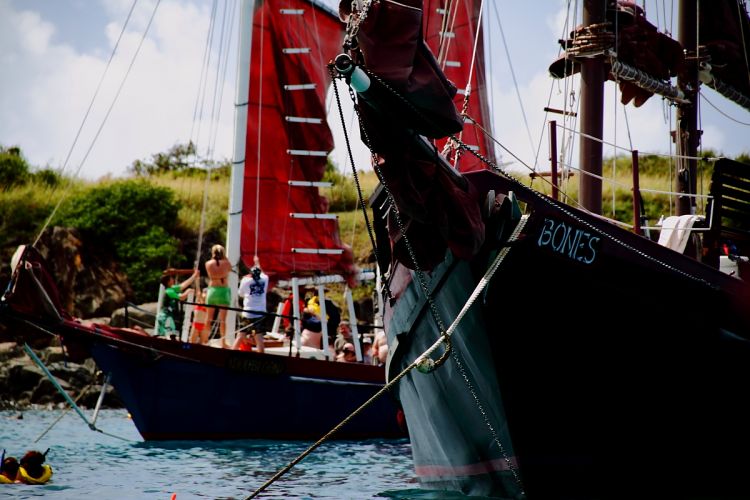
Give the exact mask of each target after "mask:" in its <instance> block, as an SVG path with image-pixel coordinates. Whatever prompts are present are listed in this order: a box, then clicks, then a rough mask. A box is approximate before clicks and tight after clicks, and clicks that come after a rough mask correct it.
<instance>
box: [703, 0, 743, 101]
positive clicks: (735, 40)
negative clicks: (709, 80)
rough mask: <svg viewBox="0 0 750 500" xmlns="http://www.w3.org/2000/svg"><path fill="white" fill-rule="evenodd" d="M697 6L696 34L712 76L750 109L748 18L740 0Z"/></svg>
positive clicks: (706, 3) (721, 0) (719, 1)
mask: <svg viewBox="0 0 750 500" xmlns="http://www.w3.org/2000/svg"><path fill="white" fill-rule="evenodd" d="M698 6H699V11H698V16H699V23H700V28H699V30H698V36H699V38H700V45H701V47H702V48H704V49H705V53H704V54H703V55H707V56H708V63H709V64H710V66H711V72H712V73H713V76H714V77H715V78H717V79H718V80H720V81H721V82H723V83H724V84H725V85H728V86H730V87H732V88H733V89H734V90H736V91H738V92H740V93H741V94H742V96H744V100H741V99H740V100H739V102H738V104H741V105H742V106H744V107H746V108H748V109H750V103H749V102H748V99H750V76H749V75H750V68H748V64H749V62H750V18H749V17H748V14H747V9H746V7H745V5H744V2H739V1H738V0H718V1H714V2H699V3H698ZM728 97H729V96H728ZM730 98H731V97H730ZM735 100H736V99H735Z"/></svg>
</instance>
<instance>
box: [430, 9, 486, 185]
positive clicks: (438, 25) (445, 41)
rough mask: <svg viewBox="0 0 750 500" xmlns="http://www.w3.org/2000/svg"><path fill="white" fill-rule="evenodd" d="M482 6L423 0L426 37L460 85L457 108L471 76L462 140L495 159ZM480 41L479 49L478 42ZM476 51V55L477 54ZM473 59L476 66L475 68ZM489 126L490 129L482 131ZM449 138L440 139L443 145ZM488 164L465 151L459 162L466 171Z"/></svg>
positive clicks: (443, 65) (445, 68) (439, 59)
mask: <svg viewBox="0 0 750 500" xmlns="http://www.w3.org/2000/svg"><path fill="white" fill-rule="evenodd" d="M481 8H482V1H481V0H425V1H424V3H423V9H424V13H423V16H424V17H423V19H424V23H423V29H424V39H425V42H426V43H427V45H428V46H429V47H430V50H432V52H433V54H434V55H435V57H436V58H437V60H438V63H439V64H440V67H441V68H442V69H443V72H444V73H445V75H446V76H447V77H448V79H449V80H450V81H451V82H453V84H454V85H455V86H456V87H457V88H458V93H457V94H456V97H455V98H454V102H455V104H456V108H457V109H458V111H459V112H461V111H462V110H463V108H464V101H465V97H466V88H467V84H468V83H469V78H470V77H471V87H470V88H471V92H470V94H469V99H468V108H466V110H465V113H466V115H467V116H468V117H470V118H471V120H469V119H467V120H465V122H464V130H463V132H462V134H461V140H462V141H463V142H464V143H466V144H467V145H469V146H470V147H472V148H477V152H478V153H480V154H481V155H482V156H485V157H487V158H489V159H491V160H493V161H494V157H495V155H494V147H493V145H492V142H491V140H490V139H489V137H490V136H491V121H490V113H489V106H488V101H487V89H486V78H485V77H486V75H485V64H484V44H483V36H482V30H481V28H479V36H477V26H478V25H479V18H480V13H481ZM475 40H476V41H477V45H476V51H475V50H474V42H475ZM475 53H476V55H475ZM472 59H474V67H473V71H472ZM482 128H484V129H486V130H487V133H485V132H483V131H482ZM444 144H445V141H444V140H443V141H439V147H440V148H442V147H443V146H444ZM484 168H487V167H486V165H484V164H483V163H482V162H481V161H480V160H479V159H478V158H477V157H475V156H473V155H472V154H470V153H467V152H463V153H462V154H461V157H460V160H459V162H458V169H459V170H460V171H462V172H468V171H473V170H480V169H484Z"/></svg>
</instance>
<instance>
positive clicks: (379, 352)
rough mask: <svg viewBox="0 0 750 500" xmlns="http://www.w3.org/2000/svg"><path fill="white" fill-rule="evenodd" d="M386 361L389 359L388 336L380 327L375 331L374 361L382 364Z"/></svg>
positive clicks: (373, 344)
mask: <svg viewBox="0 0 750 500" xmlns="http://www.w3.org/2000/svg"><path fill="white" fill-rule="evenodd" d="M386 361H388V338H387V337H386V335H385V331H384V330H382V329H380V330H378V331H377V332H376V333H375V339H374V340H373V343H372V363H373V364H375V365H378V366H380V365H384V364H385V362H386Z"/></svg>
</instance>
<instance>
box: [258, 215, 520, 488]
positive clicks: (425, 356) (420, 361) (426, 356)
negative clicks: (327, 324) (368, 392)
mask: <svg viewBox="0 0 750 500" xmlns="http://www.w3.org/2000/svg"><path fill="white" fill-rule="evenodd" d="M527 220H528V215H524V216H522V218H521V220H520V221H519V222H518V224H517V225H516V227H515V229H514V230H513V233H512V234H511V235H510V236H509V238H508V242H512V241H515V240H516V239H518V236H519V235H520V234H521V232H522V231H523V228H524V226H525V225H526V221H527ZM510 249H511V247H510V246H508V245H505V246H504V247H503V248H502V249H501V250H500V252H498V254H497V256H496V257H495V259H494V260H493V261H492V263H491V264H490V266H489V267H488V268H487V270H486V271H485V273H484V276H482V278H481V279H480V280H479V282H478V283H477V285H476V287H474V291H473V292H472V293H471V295H470V296H469V298H468V299H467V301H466V303H465V304H464V306H463V308H461V311H459V313H458V314H457V315H456V317H455V318H454V319H453V321H452V323H451V325H450V326H449V327H448V329H447V330H445V333H444V334H442V335H441V336H440V337H439V338H438V339H437V340H436V341H435V342H434V343H433V344H432V345H431V346H430V347H428V348H427V349H426V350H425V351H424V352H423V353H422V354H420V355H419V356H417V357H416V359H414V361H412V362H411V363H409V365H408V366H407V367H406V368H404V369H403V370H401V372H400V373H399V374H398V375H396V376H395V377H393V379H391V380H390V381H389V382H388V383H387V384H385V385H384V386H383V387H382V388H381V389H380V390H378V392H376V393H375V394H374V395H373V396H372V397H370V399H368V400H367V401H365V402H364V403H363V404H362V405H360V406H359V407H358V408H357V409H356V410H354V411H353V412H352V413H350V414H349V415H347V416H346V418H344V420H342V421H341V422H340V423H338V424H337V425H336V426H335V427H334V428H333V429H331V430H330V431H328V432H327V433H326V434H325V435H324V436H323V437H321V438H320V439H318V440H317V441H316V442H315V443H313V444H312V445H311V446H310V447H308V448H307V449H306V450H305V451H303V452H302V453H300V454H299V455H298V456H297V457H295V458H294V459H293V460H292V461H291V462H289V463H288V464H287V465H286V466H284V467H283V468H282V469H281V470H279V471H278V472H277V473H276V474H274V475H273V477H271V478H270V479H269V480H268V481H266V482H265V483H263V484H262V485H261V486H260V487H259V488H258V489H257V490H255V491H254V492H253V493H252V494H251V495H250V496H248V497H247V499H248V500H249V499H251V498H255V497H256V496H258V495H259V494H260V493H261V492H263V491H264V490H265V489H266V488H268V487H269V486H270V485H271V484H273V483H274V482H276V481H277V480H278V479H280V478H281V477H282V476H283V475H284V474H286V473H287V472H289V471H290V470H291V469H292V467H294V466H295V465H297V464H298V463H300V462H301V461H302V460H303V459H304V458H305V457H306V456H308V455H309V454H310V453H312V452H313V451H315V449H316V448H318V447H319V446H320V445H321V444H323V443H324V442H326V441H327V440H328V439H329V438H330V437H331V436H333V435H334V434H336V432H338V431H339V430H340V429H341V428H342V427H343V426H345V425H346V424H347V423H349V421H350V420H351V419H353V418H354V417H356V416H357V415H359V414H360V413H361V412H362V411H363V410H364V409H365V408H367V407H368V406H370V405H371V404H372V403H374V402H375V401H376V400H377V399H378V398H380V397H381V396H382V395H383V394H385V393H386V392H387V391H389V390H390V389H391V388H392V387H393V386H394V385H395V384H396V383H397V382H398V381H399V380H401V379H402V378H403V377H405V376H406V375H407V374H408V373H409V372H411V371H412V370H413V369H414V368H417V369H418V370H419V371H423V370H424V369H425V367H426V366H427V367H429V366H431V365H433V364H434V363H435V362H434V361H433V360H432V358H431V357H430V356H431V355H432V354H433V353H434V352H435V351H436V350H438V349H439V348H440V346H441V345H442V344H443V343H445V342H446V341H447V339H449V338H450V336H451V335H453V333H454V332H455V331H456V328H457V327H458V324H459V323H460V322H461V320H462V319H463V318H464V316H465V315H466V313H467V312H468V311H469V309H471V306H472V305H474V302H476V300H477V298H479V296H480V294H481V293H482V292H483V291H484V289H485V288H486V287H487V285H488V284H489V282H490V281H491V280H492V276H493V275H494V274H495V272H496V271H497V270H498V268H499V267H500V264H501V263H502V262H503V260H505V257H506V256H507V255H508V252H509V251H510ZM464 376H465V374H464ZM472 394H473V395H474V397H475V398H476V397H477V396H476V394H475V393H474V392H473V391H472ZM476 402H477V404H480V403H479V401H478V400H477V401H476ZM480 409H481V410H482V414H483V415H484V416H485V420H488V417H487V415H486V413H485V412H484V411H483V409H482V408H481V404H480ZM487 424H488V425H490V428H491V429H492V430H493V431H494V428H492V426H491V424H490V423H489V421H487ZM493 434H494V432H493ZM494 437H495V441H496V442H497V444H498V445H499V446H500V451H501V452H502V454H503V458H504V460H505V462H506V464H507V465H508V467H509V468H510V470H511V471H512V473H513V476H514V478H515V480H516V481H517V483H518V485H519V486H520V487H521V489H522V490H523V487H522V484H521V478H520V476H518V473H517V470H516V467H515V465H514V464H513V461H512V460H511V458H510V457H509V456H508V455H507V453H506V452H505V449H504V447H503V446H502V444H500V441H499V439H498V437H497V435H496V434H495V435H494ZM521 494H522V495H523V491H522V493H521Z"/></svg>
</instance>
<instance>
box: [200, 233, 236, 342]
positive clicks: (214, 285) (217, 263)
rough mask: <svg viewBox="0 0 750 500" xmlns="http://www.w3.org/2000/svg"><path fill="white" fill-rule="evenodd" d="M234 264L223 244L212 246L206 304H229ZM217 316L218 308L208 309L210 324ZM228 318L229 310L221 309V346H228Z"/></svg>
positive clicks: (207, 262)
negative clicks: (230, 260)
mask: <svg viewBox="0 0 750 500" xmlns="http://www.w3.org/2000/svg"><path fill="white" fill-rule="evenodd" d="M231 270H232V264H230V262H229V260H228V259H227V258H226V252H225V251H224V247H223V246H221V245H214V246H212V247H211V260H208V261H206V273H207V274H208V288H207V289H206V305H209V306H229V305H230V302H231V299H232V294H231V292H230V290H229V286H228V283H229V279H228V277H229V272H230V271H231ZM215 316H216V308H213V307H210V308H209V309H208V324H209V325H211V324H213V320H214V317H215ZM226 319H227V310H226V309H219V334H220V335H221V347H222V348H226V347H227V344H226V340H225V338H226V337H225V336H226V328H227V325H226Z"/></svg>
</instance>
